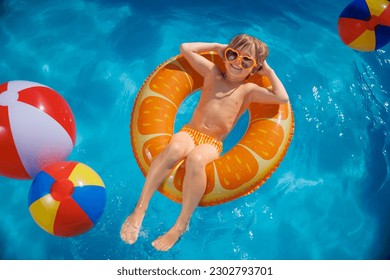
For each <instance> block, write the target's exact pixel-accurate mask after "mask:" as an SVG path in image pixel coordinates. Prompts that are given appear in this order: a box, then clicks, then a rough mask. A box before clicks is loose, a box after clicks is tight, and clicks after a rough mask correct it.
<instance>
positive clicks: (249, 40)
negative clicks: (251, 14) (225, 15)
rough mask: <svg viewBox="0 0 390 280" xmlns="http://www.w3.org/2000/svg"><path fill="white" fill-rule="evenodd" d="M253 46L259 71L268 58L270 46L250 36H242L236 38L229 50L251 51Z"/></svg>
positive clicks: (230, 44)
mask: <svg viewBox="0 0 390 280" xmlns="http://www.w3.org/2000/svg"><path fill="white" fill-rule="evenodd" d="M252 46H255V57H254V59H255V60H256V64H257V66H258V69H259V67H261V65H262V64H263V62H264V60H265V59H266V58H267V56H268V46H267V45H266V44H265V43H264V42H262V41H260V40H259V39H257V38H255V37H253V36H250V35H248V34H240V35H237V36H235V37H234V38H233V39H232V40H231V41H230V43H229V45H228V47H229V48H232V49H237V50H245V49H247V50H250V49H251V48H252Z"/></svg>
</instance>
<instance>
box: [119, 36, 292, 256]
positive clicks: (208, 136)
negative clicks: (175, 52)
mask: <svg viewBox="0 0 390 280" xmlns="http://www.w3.org/2000/svg"><path fill="white" fill-rule="evenodd" d="M180 50H181V53H182V54H183V56H184V57H185V58H186V59H187V61H188V62H189V63H190V64H191V66H192V67H193V68H194V69H195V70H196V71H197V72H198V73H199V74H200V75H202V76H203V78H204V83H203V88H202V93H201V97H200V100H199V103H198V105H197V107H196V109H195V111H194V113H193V116H192V118H191V121H190V122H189V124H187V125H185V126H184V127H183V128H182V129H181V130H180V131H179V132H178V133H176V134H174V135H173V136H172V138H171V140H170V142H169V144H168V145H167V147H166V148H165V149H164V151H162V152H161V153H160V154H159V155H158V156H157V157H156V158H155V159H154V160H153V161H152V163H151V165H150V169H149V172H148V174H147V176H146V181H145V185H144V188H143V190H142V193H141V195H140V198H139V200H138V203H137V205H136V207H135V210H134V212H133V213H132V214H131V215H129V216H128V217H127V219H126V220H125V222H124V223H123V225H122V229H121V237H122V239H123V240H124V241H125V242H127V243H129V244H133V243H135V241H136V240H137V238H138V234H139V230H140V228H141V224H142V221H143V218H144V216H145V212H146V210H147V208H148V204H149V201H150V199H151V198H152V195H153V194H154V192H155V191H156V190H157V189H158V187H159V186H160V185H161V183H162V182H163V181H164V180H165V178H166V177H167V176H169V174H170V173H171V172H172V169H173V168H174V167H175V165H176V164H177V163H178V162H179V161H181V160H183V159H185V169H186V173H185V176H184V181H183V201H182V210H181V213H180V215H179V217H178V219H177V221H176V223H175V225H174V226H173V227H172V228H171V229H170V230H169V231H168V232H167V233H165V234H164V235H162V236H160V237H159V238H158V239H156V240H155V241H153V243H152V245H153V246H154V247H155V249H157V250H160V251H167V250H169V249H170V248H171V247H172V246H173V245H174V244H175V243H176V242H177V241H178V239H179V238H180V236H181V235H182V234H183V233H184V232H185V230H186V229H187V226H188V223H189V221H190V218H191V216H192V213H193V212H194V210H195V208H196V207H197V206H198V203H199V201H200V199H201V198H202V196H203V194H204V192H205V189H206V179H207V178H206V173H205V167H206V165H207V164H208V163H210V162H211V161H213V160H215V159H217V158H218V157H219V155H220V153H221V151H222V141H223V140H224V139H225V138H226V136H227V135H228V133H229V132H230V131H231V130H232V128H233V126H234V125H235V123H236V122H237V120H238V118H239V117H240V116H241V115H242V113H243V112H244V111H245V110H246V109H247V107H248V105H249V104H250V103H251V102H259V103H276V104H278V103H286V102H288V100H289V99H288V95H287V92H286V90H285V88H284V86H283V84H282V82H281V81H280V80H279V78H278V77H277V75H276V74H275V72H274V71H273V70H272V69H271V68H270V67H269V65H268V64H267V62H266V60H265V59H266V57H267V55H268V47H267V45H266V44H264V43H263V42H261V41H260V40H258V39H256V38H254V37H252V36H249V35H246V34H242V35H238V36H236V37H234V38H233V39H232V40H231V42H230V43H229V45H224V44H218V43H184V44H182V45H181V47H180ZM204 51H216V52H217V53H218V54H219V55H220V56H221V57H223V59H224V64H225V67H226V71H225V72H222V71H221V69H219V68H218V67H217V66H216V65H215V64H214V63H213V62H211V61H209V60H207V59H206V58H204V57H203V56H201V55H199V53H200V52H204ZM256 72H258V73H259V74H260V75H265V76H267V77H268V78H269V80H270V82H271V84H272V88H273V90H269V89H266V88H263V87H260V86H258V85H256V84H254V83H245V80H246V79H247V78H248V77H249V76H250V75H253V74H254V73H256Z"/></svg>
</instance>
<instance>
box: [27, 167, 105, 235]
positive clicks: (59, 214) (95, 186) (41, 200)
mask: <svg viewBox="0 0 390 280" xmlns="http://www.w3.org/2000/svg"><path fill="white" fill-rule="evenodd" d="M105 203H106V188H105V186H104V183H103V181H102V179H101V178H100V176H99V175H98V174H97V173H96V172H95V171H94V170H93V169H91V168H90V167H89V166H87V165H85V164H83V163H79V162H71V161H64V162H58V163H54V164H51V165H49V166H47V167H46V168H44V170H43V171H41V172H40V173H39V174H38V175H37V176H36V177H35V179H34V181H33V183H32V185H31V188H30V192H29V195H28V205H29V210H30V213H31V216H32V217H33V219H34V221H35V222H36V223H37V224H38V225H39V226H40V227H41V228H42V229H44V230H45V231H47V232H48V233H50V234H53V235H56V236H63V237H69V236H75V235H80V234H82V233H84V232H86V231H88V230H90V229H91V228H93V227H94V225H95V224H96V223H97V221H98V220H99V218H100V216H101V215H102V213H103V210H104V206H105Z"/></svg>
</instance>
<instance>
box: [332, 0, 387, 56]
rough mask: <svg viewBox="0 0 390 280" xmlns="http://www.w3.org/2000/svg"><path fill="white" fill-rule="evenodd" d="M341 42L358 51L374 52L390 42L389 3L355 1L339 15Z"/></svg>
mask: <svg viewBox="0 0 390 280" xmlns="http://www.w3.org/2000/svg"><path fill="white" fill-rule="evenodd" d="M338 30H339V35H340V38H341V40H342V41H343V42H344V44H346V45H347V46H349V47H351V48H353V49H355V50H359V51H374V50H377V49H380V48H382V47H384V46H385V45H386V44H387V43H388V42H389V41H390V2H389V1H388V0H355V1H353V2H352V3H350V4H349V5H348V6H347V7H346V8H345V9H344V10H343V11H342V13H341V15H340V17H339V21H338Z"/></svg>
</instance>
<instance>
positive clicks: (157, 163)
mask: <svg viewBox="0 0 390 280" xmlns="http://www.w3.org/2000/svg"><path fill="white" fill-rule="evenodd" d="M194 147H195V145H194V142H193V140H192V138H191V136H189V135H188V134H187V133H184V132H179V133H177V134H175V135H173V136H172V139H171V141H170V142H169V144H168V145H167V147H166V148H165V149H164V151H162V152H161V153H160V154H159V155H158V156H157V157H156V158H155V159H153V161H152V163H151V165H150V168H149V172H148V174H147V176H146V180H145V184H144V187H143V189H142V192H141V195H140V198H139V200H138V202H137V205H136V207H135V209H134V211H133V213H132V214H130V215H129V216H128V217H127V219H126V220H125V222H124V223H123V225H122V229H121V237H122V239H123V241H125V242H127V243H129V244H133V243H134V242H135V241H136V240H137V238H138V233H139V230H140V227H141V224H142V221H143V218H144V216H145V212H146V210H147V208H148V205H149V201H150V199H151V198H152V196H153V194H154V193H155V192H156V190H157V189H158V187H159V186H160V185H161V183H162V182H163V181H164V180H165V178H166V177H167V176H168V175H169V174H170V173H171V172H172V169H173V168H174V167H175V165H176V164H177V163H178V162H179V161H180V160H182V159H183V158H185V157H186V156H187V155H188V154H189V153H190V151H191V150H192V149H194Z"/></svg>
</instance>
